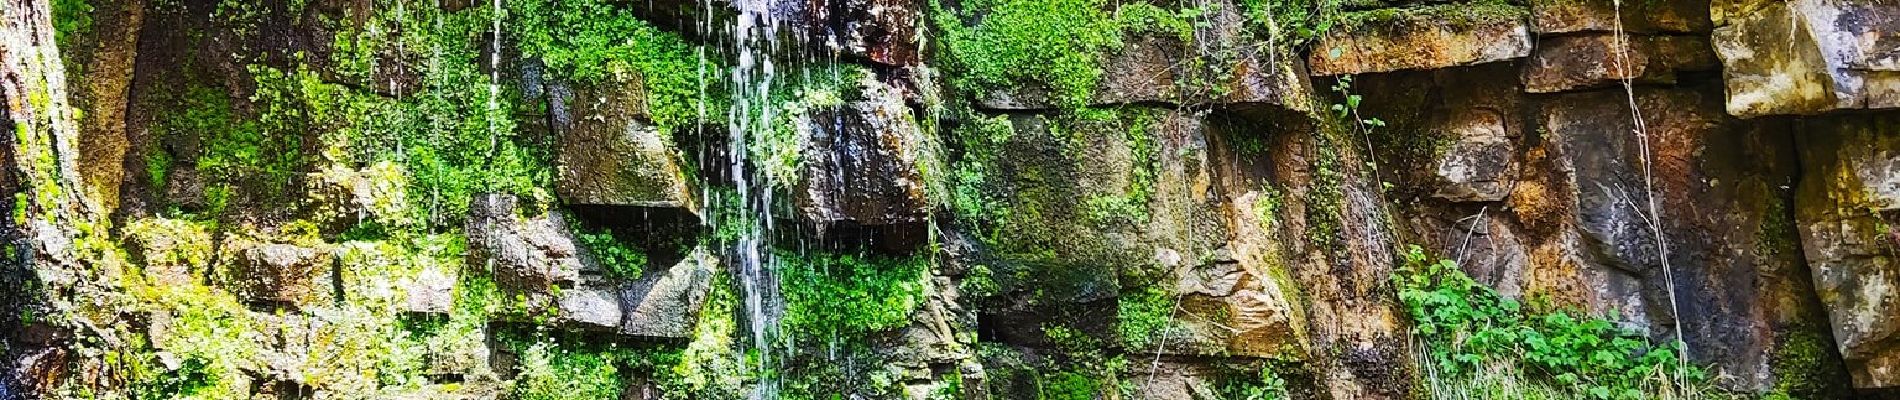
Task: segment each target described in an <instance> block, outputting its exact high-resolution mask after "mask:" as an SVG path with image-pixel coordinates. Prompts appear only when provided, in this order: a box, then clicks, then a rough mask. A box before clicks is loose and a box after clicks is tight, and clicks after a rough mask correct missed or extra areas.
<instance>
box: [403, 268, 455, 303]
mask: <svg viewBox="0 0 1900 400" xmlns="http://www.w3.org/2000/svg"><path fill="white" fill-rule="evenodd" d="M399 286H400V287H401V288H402V289H403V290H402V292H403V295H404V297H403V310H404V311H408V312H412V313H423V314H447V313H448V312H449V307H452V306H454V303H455V277H454V276H452V275H450V274H449V272H448V271H443V270H442V267H441V266H439V265H428V266H425V267H424V268H423V269H422V270H421V271H418V272H417V273H416V275H415V276H413V277H409V278H407V279H405V280H404V281H403V283H402V284H400V285H399Z"/></svg>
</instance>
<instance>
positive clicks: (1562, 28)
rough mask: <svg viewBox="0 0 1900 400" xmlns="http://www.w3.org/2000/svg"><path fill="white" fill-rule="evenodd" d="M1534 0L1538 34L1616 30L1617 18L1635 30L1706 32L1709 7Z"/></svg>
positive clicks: (1533, 23) (1533, 16)
mask: <svg viewBox="0 0 1900 400" xmlns="http://www.w3.org/2000/svg"><path fill="white" fill-rule="evenodd" d="M1617 3H1618V0H1531V1H1530V6H1531V7H1530V8H1531V28H1532V29H1533V30H1535V31H1536V32H1537V33H1567V32H1613V31H1616V30H1617V28H1618V26H1617V18H1618V17H1619V15H1618V14H1619V12H1618V11H1621V12H1620V14H1621V15H1620V17H1621V18H1622V27H1621V28H1622V30H1623V31H1624V32H1633V33H1693V32H1707V31H1708V30H1709V28H1710V26H1709V8H1708V7H1704V6H1703V4H1705V3H1698V2H1695V1H1621V3H1622V7H1621V8H1618V7H1617Z"/></svg>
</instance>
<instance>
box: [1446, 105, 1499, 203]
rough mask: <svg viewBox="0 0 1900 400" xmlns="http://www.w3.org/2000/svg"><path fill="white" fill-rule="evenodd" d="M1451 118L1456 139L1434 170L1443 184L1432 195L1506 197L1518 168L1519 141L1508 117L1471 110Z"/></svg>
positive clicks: (1459, 199) (1452, 198)
mask: <svg viewBox="0 0 1900 400" xmlns="http://www.w3.org/2000/svg"><path fill="white" fill-rule="evenodd" d="M1451 119H1452V121H1451V122H1450V124H1449V127H1448V128H1449V130H1450V136H1451V137H1452V138H1453V139H1452V140H1453V142H1452V144H1451V147H1450V148H1449V149H1446V150H1445V154H1444V156H1443V157H1441V158H1439V160H1438V165H1437V168H1436V169H1435V172H1434V173H1435V174H1436V175H1437V177H1438V179H1439V180H1440V181H1441V182H1442V185H1440V186H1439V187H1438V192H1437V193H1433V194H1432V196H1433V197H1438V198H1442V199H1446V200H1450V201H1456V202H1490V201H1499V200H1503V199H1504V196H1505V195H1507V194H1510V191H1511V185H1512V183H1514V182H1513V180H1514V179H1515V176H1513V174H1514V173H1515V172H1516V169H1517V163H1516V160H1514V158H1515V157H1516V156H1517V144H1516V141H1514V140H1512V138H1511V137H1510V135H1509V133H1507V132H1506V130H1505V126H1504V116H1502V115H1499V114H1498V113H1497V112H1494V111H1489V110H1467V111H1466V112H1463V113H1459V114H1457V115H1454V116H1452V117H1451Z"/></svg>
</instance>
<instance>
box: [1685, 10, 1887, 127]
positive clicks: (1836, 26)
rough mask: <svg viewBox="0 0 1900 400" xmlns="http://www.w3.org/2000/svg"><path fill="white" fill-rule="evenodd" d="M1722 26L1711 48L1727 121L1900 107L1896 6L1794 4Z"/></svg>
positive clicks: (1753, 13) (1750, 14) (1714, 37)
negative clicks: (1733, 117)
mask: <svg viewBox="0 0 1900 400" xmlns="http://www.w3.org/2000/svg"><path fill="white" fill-rule="evenodd" d="M1725 22H1727V23H1728V25H1726V26H1722V27H1718V28H1716V29H1715V32H1714V34H1713V35H1712V41H1713V43H1714V45H1715V51H1716V54H1717V55H1718V56H1720V57H1721V59H1722V64H1723V67H1724V68H1723V70H1722V71H1723V81H1724V82H1726V83H1727V84H1728V112H1729V113H1730V114H1734V115H1736V116H1741V117H1756V116H1763V115H1787V114H1798V115H1808V114H1818V113H1822V112H1827V111H1832V110H1842V109H1883V108H1895V107H1900V36H1896V33H1895V32H1900V5H1896V4H1892V3H1891V2H1880V1H1859V0H1794V1H1788V2H1783V3H1772V4H1767V5H1762V6H1760V9H1759V10H1757V11H1754V12H1751V13H1748V14H1747V15H1745V16H1737V17H1734V18H1731V19H1728V20H1726V21H1725Z"/></svg>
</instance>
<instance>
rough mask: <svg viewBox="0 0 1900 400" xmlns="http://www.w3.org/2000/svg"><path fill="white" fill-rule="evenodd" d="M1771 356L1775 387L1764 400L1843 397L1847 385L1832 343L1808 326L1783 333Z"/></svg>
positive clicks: (1818, 331) (1769, 362)
mask: <svg viewBox="0 0 1900 400" xmlns="http://www.w3.org/2000/svg"><path fill="white" fill-rule="evenodd" d="M1779 343H1780V344H1779V346H1776V347H1775V349H1774V352H1773V353H1772V354H1771V355H1770V358H1769V361H1768V365H1769V369H1770V370H1771V371H1774V373H1775V386H1774V388H1773V389H1771V390H1770V391H1769V392H1768V394H1766V395H1764V396H1763V397H1762V398H1763V399H1765V400H1791V399H1826V398H1843V394H1844V393H1842V392H1843V390H1842V388H1845V387H1847V386H1848V382H1845V380H1844V379H1842V377H1844V376H1845V374H1843V373H1841V371H1840V370H1839V369H1840V365H1841V359H1840V355H1839V353H1837V352H1836V351H1835V350H1834V341H1833V340H1831V339H1829V338H1827V337H1826V336H1824V335H1823V334H1822V331H1820V330H1818V329H1817V328H1811V327H1797V328H1795V329H1790V330H1789V331H1787V333H1784V334H1783V335H1782V337H1781V340H1780V341H1779Z"/></svg>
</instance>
